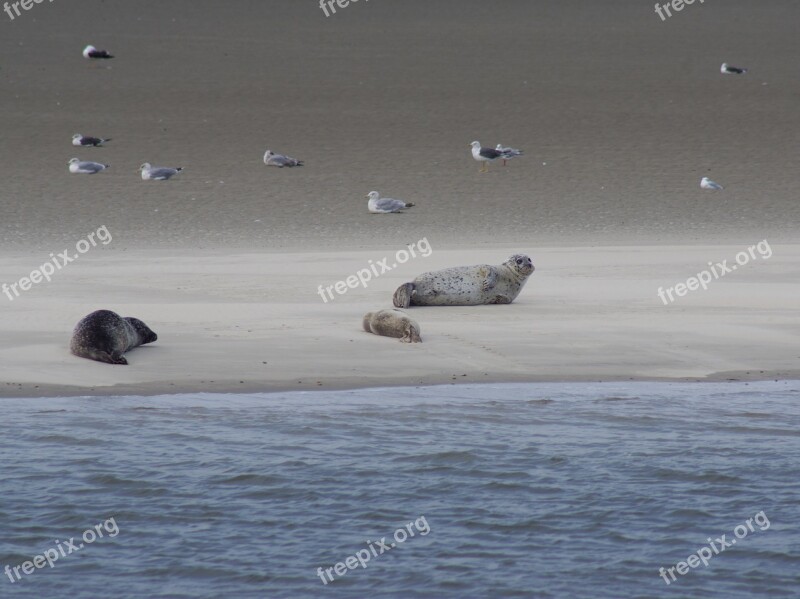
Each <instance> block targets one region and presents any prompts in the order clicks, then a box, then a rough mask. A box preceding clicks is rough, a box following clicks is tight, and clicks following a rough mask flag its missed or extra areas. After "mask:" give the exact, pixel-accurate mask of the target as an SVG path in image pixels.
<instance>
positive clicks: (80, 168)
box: [67, 158, 111, 175]
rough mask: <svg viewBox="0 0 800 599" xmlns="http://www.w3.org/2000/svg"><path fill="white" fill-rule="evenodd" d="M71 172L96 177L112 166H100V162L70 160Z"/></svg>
mask: <svg viewBox="0 0 800 599" xmlns="http://www.w3.org/2000/svg"><path fill="white" fill-rule="evenodd" d="M67 164H68V165H69V172H71V173H75V174H80V175H94V174H95V173H99V172H101V171H104V170H106V169H107V168H108V167H110V166H111V165H110V164H100V163H99V162H83V161H81V160H78V159H77V158H70V160H69V162H68V163H67Z"/></svg>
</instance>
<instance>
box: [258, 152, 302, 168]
mask: <svg viewBox="0 0 800 599" xmlns="http://www.w3.org/2000/svg"><path fill="white" fill-rule="evenodd" d="M264 164H266V165H267V166H277V167H278V168H283V167H284V166H303V161H302V160H297V159H296V158H292V157H291V156H285V155H283V154H276V153H275V152H273V151H272V150H267V151H266V152H264Z"/></svg>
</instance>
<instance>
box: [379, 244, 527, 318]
mask: <svg viewBox="0 0 800 599" xmlns="http://www.w3.org/2000/svg"><path fill="white" fill-rule="evenodd" d="M533 271H534V267H533V263H532V262H531V259H530V258H529V257H528V256H526V255H525V254H514V255H513V256H511V257H509V259H508V260H506V261H505V262H503V263H502V264H501V265H499V266H491V265H489V264H479V265H477V266H457V267H454V268H445V269H444V270H435V271H433V272H426V273H423V274H421V275H419V276H418V277H417V278H416V279H414V280H413V281H411V282H410V283H403V284H402V285H400V287H398V288H397V291H395V292H394V298H393V303H394V305H395V306H397V307H398V308H408V307H409V306H479V305H483V304H510V303H511V302H513V301H514V300H515V299H516V297H517V296H518V295H519V292H520V291H521V290H522V287H523V286H524V285H525V282H526V281H527V280H528V277H529V276H530V275H531V273H532V272H533Z"/></svg>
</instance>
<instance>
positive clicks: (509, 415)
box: [0, 381, 800, 599]
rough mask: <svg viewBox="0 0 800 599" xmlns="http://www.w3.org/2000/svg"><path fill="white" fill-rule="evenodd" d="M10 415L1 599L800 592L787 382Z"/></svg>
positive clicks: (85, 402) (511, 390)
mask: <svg viewBox="0 0 800 599" xmlns="http://www.w3.org/2000/svg"><path fill="white" fill-rule="evenodd" d="M0 410H1V412H0V413H2V422H0V429H1V432H0V468H2V470H0V475H1V476H2V479H1V480H0V524H2V535H0V568H3V569H4V571H3V572H2V573H0V597H31V598H37V599H38V598H44V597H70V598H72V599H82V598H87V599H96V598H108V597H113V598H115V599H118V598H119V599H122V598H128V597H131V598H134V597H136V598H139V597H141V598H153V597H176V598H177V597H192V598H206V597H207V598H218V597H226V598H227V597H232V598H251V597H252V598H258V599H263V598H272V597H277V598H280V597H290V598H295V597H353V598H356V597H357V598H362V597H373V596H375V597H377V596H380V597H437V598H439V597H454V598H480V597H493V598H494V597H537V598H538V597H543V598H547V597H569V598H573V597H592V598H605V597H608V598H615V599H618V598H629V597H643V598H644V597H647V598H652V597H687V598H688V597H692V598H696V597H711V596H714V597H729V598H736V597H742V598H744V597H748V598H750V597H798V596H800V382H785V381H783V382H759V383H741V382H739V383H718V384H717V383H692V384H688V383H687V384H675V383H628V384H622V383H600V384H533V385H519V384H506V385H474V386H470V385H459V386H433V387H414V388H383V389H367V390H358V391H341V392H309V393H296V392H295V393H277V394H263V395H210V394H205V395H171V396H160V397H92V398H88V397H81V398H55V399H53V398H50V399H9V400H0ZM748 521H749V522H748ZM767 522H768V525H767ZM114 531H116V534H114ZM398 531H400V532H398ZM88 533H91V534H88ZM722 535H726V536H725V538H721V537H722ZM734 540H735V543H734V542H732V541H734ZM79 546H80V547H79ZM704 548H705V549H704ZM701 550H702V551H701ZM698 552H699V554H700V555H701V556H702V557H704V558H705V559H704V560H702V561H700V563H699V564H698V561H699V558H698V557H697V556H698ZM706 553H710V554H711V556H710V557H707V556H706ZM45 554H47V556H48V557H49V558H50V559H49V563H48V561H47V560H44V557H45ZM54 555H55V558H54ZM37 556H42V557H41V558H40V559H38V560H37V561H36V565H34V564H33V561H32V560H34V558H36V557H37ZM690 556H694V559H692V560H691V562H693V563H695V564H696V565H694V566H691V565H687V559H688V558H690ZM26 562H31V563H30V564H28V565H27V567H26V569H23V568H22V564H25V563H26ZM680 563H682V564H683V566H682V567H681V568H680V569H676V565H678V564H680ZM50 564H52V567H51V566H50ZM6 566H8V568H6ZM39 566H41V567H39ZM351 566H352V567H351ZM15 567H16V571H15V570H14V568H15ZM662 568H663V570H661V569H662ZM669 568H672V571H671V572H670V571H669ZM26 570H27V572H28V573H26ZM662 572H663V574H662Z"/></svg>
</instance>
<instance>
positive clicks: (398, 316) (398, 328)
mask: <svg viewBox="0 0 800 599" xmlns="http://www.w3.org/2000/svg"><path fill="white" fill-rule="evenodd" d="M363 324H364V330H365V331H366V332H367V333H375V334H376V335H383V336H384V337H399V338H400V341H401V342H403V343H421V342H422V339H421V338H420V336H419V325H418V324H417V322H416V321H415V320H412V319H411V318H409V317H408V316H406V313H405V312H403V311H402V310H396V309H394V308H393V309H391V310H379V311H378V312H367V313H366V314H364V322H363Z"/></svg>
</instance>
